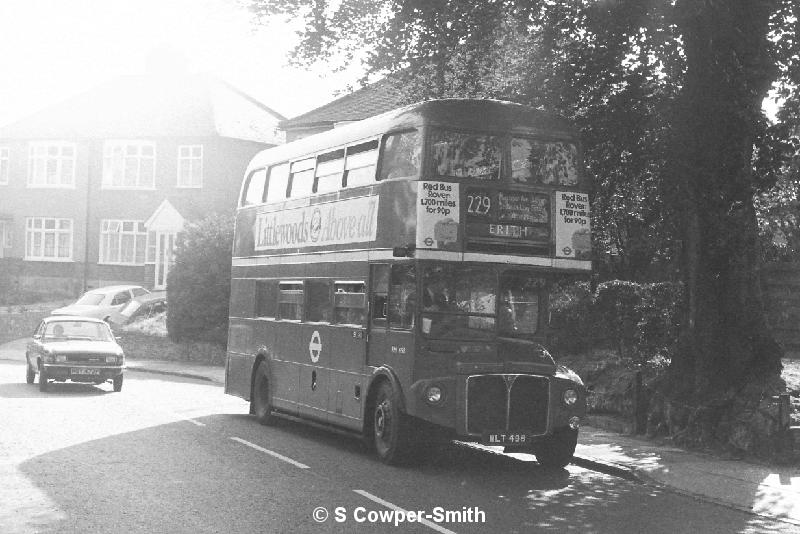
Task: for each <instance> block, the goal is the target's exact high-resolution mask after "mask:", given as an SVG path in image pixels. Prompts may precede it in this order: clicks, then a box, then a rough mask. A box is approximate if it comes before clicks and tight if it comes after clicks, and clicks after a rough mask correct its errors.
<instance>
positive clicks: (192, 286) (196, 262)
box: [167, 215, 233, 345]
mask: <svg viewBox="0 0 800 534" xmlns="http://www.w3.org/2000/svg"><path fill="white" fill-rule="evenodd" d="M232 248H233V218H232V217H228V216H221V215H209V216H208V217H206V218H205V219H202V220H200V221H196V222H193V223H190V224H188V225H187V227H186V228H185V229H184V231H183V232H182V233H181V234H179V237H178V243H177V247H176V250H175V264H174V265H173V266H172V268H171V270H170V271H169V275H168V285H167V288H168V289H167V298H168V301H169V312H168V313H167V332H168V333H169V337H170V339H172V340H173V341H183V340H189V341H210V342H214V343H218V344H221V345H224V344H225V343H226V340H227V335H228V303H229V301H230V292H231V251H232Z"/></svg>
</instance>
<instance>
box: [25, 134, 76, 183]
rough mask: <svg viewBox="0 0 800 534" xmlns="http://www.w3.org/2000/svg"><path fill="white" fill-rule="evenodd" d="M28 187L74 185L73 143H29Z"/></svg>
mask: <svg viewBox="0 0 800 534" xmlns="http://www.w3.org/2000/svg"><path fill="white" fill-rule="evenodd" d="M28 154H29V158H28V187H75V144H74V143H64V142H37V143H31V144H30V149H29V152H28Z"/></svg>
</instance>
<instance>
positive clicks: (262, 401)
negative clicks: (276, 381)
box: [250, 362, 275, 425]
mask: <svg viewBox="0 0 800 534" xmlns="http://www.w3.org/2000/svg"><path fill="white" fill-rule="evenodd" d="M250 412H251V413H252V414H254V415H255V416H256V420H257V421H258V422H259V423H261V424H262V425H269V424H272V423H273V422H274V420H275V419H274V417H275V416H274V415H272V401H271V400H270V391H269V379H268V372H267V364H266V363H265V362H261V363H259V364H258V367H256V376H255V379H254V380H253V395H252V396H251V398H250Z"/></svg>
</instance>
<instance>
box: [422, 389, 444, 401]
mask: <svg viewBox="0 0 800 534" xmlns="http://www.w3.org/2000/svg"><path fill="white" fill-rule="evenodd" d="M443 398H444V395H443V394H442V388H440V387H439V386H430V387H429V388H428V389H427V390H426V391H425V400H426V401H428V404H439V403H440V402H442V399H443Z"/></svg>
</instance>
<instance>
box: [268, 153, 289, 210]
mask: <svg viewBox="0 0 800 534" xmlns="http://www.w3.org/2000/svg"><path fill="white" fill-rule="evenodd" d="M288 188H289V164H288V163H282V164H280V165H273V166H272V167H270V168H269V182H268V183H267V192H266V194H265V195H264V196H265V200H266V202H267V203H269V202H279V201H281V200H286V190H287V189H288Z"/></svg>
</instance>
